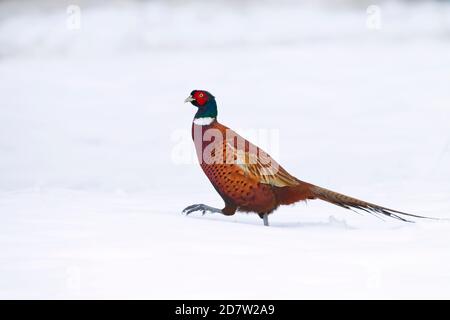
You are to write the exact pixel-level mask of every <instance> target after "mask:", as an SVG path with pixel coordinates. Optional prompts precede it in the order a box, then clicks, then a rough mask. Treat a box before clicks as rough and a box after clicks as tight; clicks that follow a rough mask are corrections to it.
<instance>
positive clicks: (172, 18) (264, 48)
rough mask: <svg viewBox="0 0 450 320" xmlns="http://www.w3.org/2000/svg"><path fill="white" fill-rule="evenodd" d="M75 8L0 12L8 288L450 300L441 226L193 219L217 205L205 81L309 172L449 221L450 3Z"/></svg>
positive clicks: (23, 293)
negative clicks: (196, 134) (196, 139)
mask: <svg viewBox="0 0 450 320" xmlns="http://www.w3.org/2000/svg"><path fill="white" fill-rule="evenodd" d="M79 3H80V7H81V9H82V11H81V12H82V19H81V23H82V24H81V29H80V30H69V29H67V28H66V18H67V15H66V4H64V5H61V4H58V2H54V1H43V2H42V7H36V6H35V5H34V4H33V5H32V4H31V3H29V2H28V1H22V2H12V1H6V2H1V3H0V13H1V14H0V92H1V93H0V96H1V104H0V155H1V157H0V216H1V219H2V223H1V224H0V298H38V299H45V298H63V299H65V298H76V299H78V298H126V299H128V298H137V299H141V298H160V299H162V298H171V299H176V298H179V299H197V298H204V299H216V298H233V299H244V298H255V299H260V298H264V299H272V298H273V299H275V298H276V299H282V298H286V299H300V298H307V299H309V298H326V299H328V298H356V299H361V298H375V299H379V298H383V299H384V298H395V299H397V298H438V299H441V298H447V299H448V298H450V242H449V241H450V224H449V222H448V221H445V220H442V221H426V220H420V221H417V223H415V224H407V223H406V224H405V223H401V222H398V221H392V220H385V221H381V220H379V219H377V218H375V217H373V216H370V215H357V214H356V213H353V212H351V211H347V210H344V209H342V208H339V207H335V206H332V205H329V204H326V203H321V202H317V201H311V202H308V203H307V204H297V205H295V206H288V207H282V208H280V209H279V210H278V211H276V212H275V214H274V215H271V216H270V223H271V226H270V227H269V228H266V227H264V226H263V225H262V221H261V219H259V217H257V216H256V215H246V214H236V215H234V216H232V217H224V216H219V215H214V214H207V215H205V216H202V215H201V214H195V215H191V216H188V217H186V216H184V215H182V214H181V210H182V209H183V208H184V207H186V206H188V205H191V204H194V203H205V204H208V205H211V206H216V207H220V206H222V201H221V199H220V197H219V196H218V195H217V194H216V192H215V190H214V189H213V188H212V187H211V185H210V184H209V182H208V180H207V179H206V177H204V175H203V173H202V171H201V170H200V168H199V166H198V164H196V163H195V161H194V159H195V152H194V148H193V145H192V142H191V141H190V126H191V121H192V117H193V115H194V112H195V111H194V107H193V106H191V105H189V104H184V103H183V100H184V99H185V98H186V96H188V95H189V93H190V92H191V91H192V90H193V89H206V90H208V91H210V92H211V93H213V94H214V95H215V96H216V98H217V100H218V108H219V120H220V121H221V122H222V123H224V124H226V125H228V126H230V127H231V128H233V129H235V130H236V131H237V132H239V133H242V134H243V135H244V136H246V137H249V138H250V137H251V140H252V141H253V142H256V143H257V144H259V145H260V146H262V147H263V148H265V149H267V150H268V151H269V152H270V153H271V154H272V155H275V157H276V158H277V160H279V161H280V163H281V164H282V165H283V166H284V167H285V168H286V169H287V170H288V171H289V172H290V173H292V174H293V175H295V176H297V177H298V178H300V179H302V180H306V181H310V182H313V183H315V184H317V185H320V186H323V187H326V188H329V189H332V190H336V191H339V192H343V193H345V194H348V195H351V196H355V197H358V198H361V199H364V200H368V201H371V202H374V203H379V204H381V205H384V206H387V207H391V208H393V209H399V210H404V211H407V212H411V213H416V214H422V215H427V216H433V217H440V218H450V202H449V201H448V196H449V194H450V166H449V165H448V164H449V163H450V131H449V125H448V124H449V123H450V117H449V105H450V90H449V89H448V83H450V72H448V71H449V70H450V42H449V39H450V38H449V35H450V20H449V19H450V5H449V4H446V3H442V2H440V3H435V2H427V3H421V2H419V3H416V4H414V5H411V4H409V5H408V4H405V3H402V2H381V3H380V8H381V9H382V11H381V12H382V18H383V20H382V28H381V29H380V30H369V29H367V28H366V25H365V23H366V7H367V5H369V4H371V3H367V4H365V3H364V4H358V2H351V1H349V2H348V3H346V4H341V5H332V4H330V3H328V2H327V1H322V2H320V3H319V4H315V2H305V3H304V4H301V5H299V4H296V3H295V2H290V1H285V2H282V4H276V3H275V2H271V1H267V2H264V3H262V4H258V3H256V2H252V1H248V2H245V3H244V4H243V5H239V4H238V3H237V2H236V3H235V2H231V3H228V2H227V3H225V2H214V3H210V2H208V4H206V3H205V2H198V1H192V2H177V1H168V2H161V1H151V2H133V1H130V2H120V3H119V2H118V3H114V4H108V3H106V2H102V1H99V2H97V3H96V4H89V5H88V4H87V3H84V2H82V1H81V2H79ZM7 13H11V14H7ZM265 134H269V135H270V137H272V138H273V137H276V138H278V137H279V139H275V141H273V140H274V139H272V140H271V139H266V136H265ZM272 151H273V152H272Z"/></svg>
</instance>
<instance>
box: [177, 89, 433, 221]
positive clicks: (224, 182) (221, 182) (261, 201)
mask: <svg viewBox="0 0 450 320" xmlns="http://www.w3.org/2000/svg"><path fill="white" fill-rule="evenodd" d="M186 102H190V103H192V104H193V105H194V106H196V107H197V108H198V109H197V113H196V114H195V117H194V120H193V123H192V139H193V141H194V144H195V149H196V153H197V157H198V160H199V163H200V166H201V168H202V169H203V172H204V173H205V174H206V176H207V177H208V179H209V180H210V182H211V183H212V185H213V187H214V188H215V189H216V191H217V192H218V193H219V195H220V196H221V197H222V199H223V201H224V202H225V207H224V208H223V209H218V208H214V207H211V206H208V205H205V204H194V205H191V206H188V207H186V208H185V209H184V210H183V212H184V213H186V214H190V213H192V212H195V211H201V212H202V213H203V214H205V212H207V211H208V212H211V213H221V214H224V215H226V216H231V215H233V214H234V213H235V212H236V211H242V212H253V213H257V214H258V215H259V216H260V218H262V219H263V222H264V225H265V226H268V225H269V220H268V215H269V214H271V213H273V212H274V211H275V210H276V209H277V208H278V207H279V206H280V205H289V204H293V203H295V202H298V201H306V200H313V199H320V200H323V201H327V202H329V203H332V204H334V205H337V206H340V207H343V208H345V209H350V210H354V209H360V210H363V211H366V212H368V213H372V214H374V215H378V214H380V215H381V216H388V217H391V218H395V219H398V220H401V221H406V222H412V221H410V220H408V219H406V218H405V217H408V216H409V217H415V218H426V217H423V216H418V215H413V214H409V213H405V212H401V211H397V210H392V209H389V208H385V207H382V206H379V205H376V204H373V203H370V202H366V201H362V200H359V199H356V198H352V197H349V196H346V195H343V194H340V193H337V192H334V191H331V190H328V189H325V188H322V187H319V186H316V185H314V184H311V183H308V182H305V181H302V180H299V179H297V178H296V177H294V176H292V175H291V174H289V173H288V172H287V171H286V170H285V169H284V168H283V167H281V166H280V165H279V164H278V163H277V162H276V161H275V160H273V159H272V158H271V157H270V155H268V154H267V153H266V152H264V151H263V150H262V149H260V148H258V147H257V146H255V145H254V144H252V143H251V142H249V141H247V140H246V139H244V138H243V137H241V136H239V135H238V134H237V133H236V132H234V131H233V130H231V129H230V128H228V127H226V126H224V125H223V124H221V123H219V122H218V121H217V104H216V99H215V97H214V96H213V95H212V94H211V93H209V92H208V91H205V90H194V91H192V92H191V94H190V95H189V97H187V98H186V100H185V103H186Z"/></svg>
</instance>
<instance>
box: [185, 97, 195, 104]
mask: <svg viewBox="0 0 450 320" xmlns="http://www.w3.org/2000/svg"><path fill="white" fill-rule="evenodd" d="M194 100H195V99H194V98H192V96H189V97H187V98H186V99H184V103H186V102H191V101H194Z"/></svg>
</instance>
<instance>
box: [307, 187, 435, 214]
mask: <svg viewBox="0 0 450 320" xmlns="http://www.w3.org/2000/svg"><path fill="white" fill-rule="evenodd" d="M310 190H311V193H312V194H313V195H314V197H315V198H317V199H321V200H324V201H327V202H329V203H332V204H335V205H337V206H340V207H343V208H345V209H349V210H352V209H359V210H363V211H366V212H368V213H371V214H374V215H377V214H382V215H384V216H388V217H390V218H394V219H398V220H401V221H405V222H413V221H411V220H408V219H406V218H404V217H402V216H407V217H413V218H422V219H434V218H429V217H423V216H418V215H414V214H410V213H406V212H402V211H397V210H393V209H389V208H385V207H382V206H379V205H376V204H373V203H370V202H366V201H362V200H359V199H355V198H352V197H349V196H346V195H344V194H340V193H337V192H334V191H331V190H328V189H325V188H321V187H318V186H314V185H311V187H310Z"/></svg>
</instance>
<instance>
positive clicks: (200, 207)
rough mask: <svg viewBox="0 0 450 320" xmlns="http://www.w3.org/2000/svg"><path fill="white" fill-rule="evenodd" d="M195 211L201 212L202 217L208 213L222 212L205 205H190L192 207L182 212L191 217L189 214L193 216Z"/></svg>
mask: <svg viewBox="0 0 450 320" xmlns="http://www.w3.org/2000/svg"><path fill="white" fill-rule="evenodd" d="M195 211H201V212H202V215H205V213H206V211H210V212H220V210H219V209H216V208H213V207H210V206H207V205H205V204H193V205H190V206H188V207H186V208H184V209H183V211H182V212H183V213H185V214H186V215H189V214H191V213H192V212H195Z"/></svg>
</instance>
